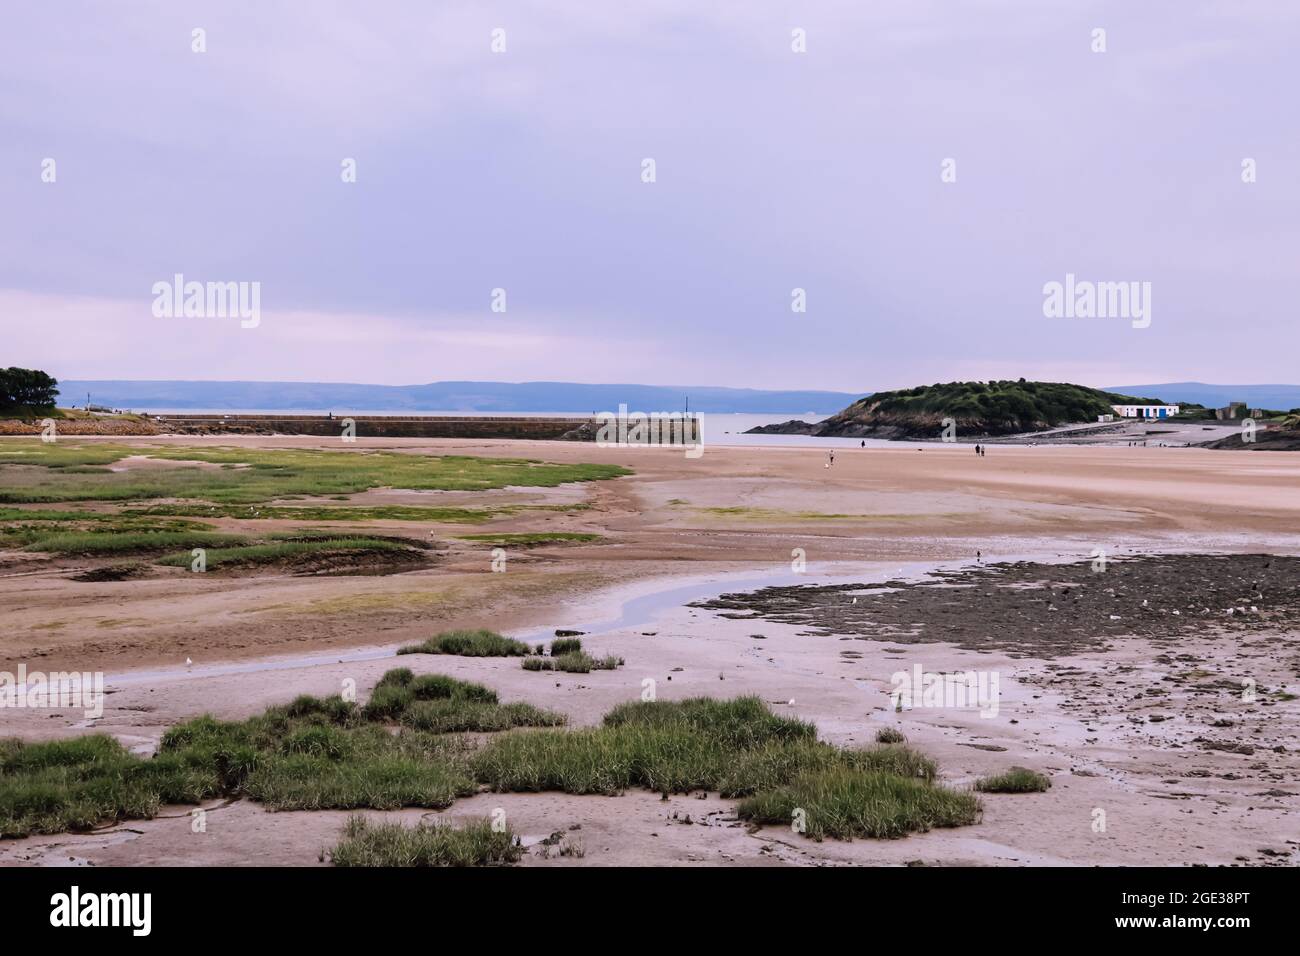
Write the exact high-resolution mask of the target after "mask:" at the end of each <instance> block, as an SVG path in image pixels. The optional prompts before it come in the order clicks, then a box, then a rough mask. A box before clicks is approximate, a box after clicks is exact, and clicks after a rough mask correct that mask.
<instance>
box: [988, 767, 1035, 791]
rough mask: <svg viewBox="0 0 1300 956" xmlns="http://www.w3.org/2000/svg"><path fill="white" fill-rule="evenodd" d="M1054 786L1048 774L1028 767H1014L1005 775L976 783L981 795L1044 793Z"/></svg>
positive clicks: (999, 774)
mask: <svg viewBox="0 0 1300 956" xmlns="http://www.w3.org/2000/svg"><path fill="white" fill-rule="evenodd" d="M1051 786H1052V781H1051V780H1050V779H1049V778H1048V776H1047V775H1046V774H1042V773H1039V772H1038V771H1036V770H1030V769H1029V768H1028V767H1012V768H1011V769H1010V770H1008V771H1006V772H1005V773H998V774H991V775H990V776H987V777H980V778H979V779H978V780H976V781H975V789H976V790H978V791H980V792H981V793H1042V792H1043V791H1044V790H1047V789H1049V788H1050V787H1051Z"/></svg>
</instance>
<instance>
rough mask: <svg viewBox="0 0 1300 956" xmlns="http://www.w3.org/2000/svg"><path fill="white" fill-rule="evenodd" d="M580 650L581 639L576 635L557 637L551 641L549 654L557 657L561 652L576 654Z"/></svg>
mask: <svg viewBox="0 0 1300 956" xmlns="http://www.w3.org/2000/svg"><path fill="white" fill-rule="evenodd" d="M580 650H582V640H581V639H580V638H577V637H557V638H556V639H555V640H553V641H551V656H552V657H559V656H560V655H561V654H576V653H577V652H578V651H580Z"/></svg>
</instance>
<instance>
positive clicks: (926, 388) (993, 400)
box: [769, 379, 1160, 438]
mask: <svg viewBox="0 0 1300 956" xmlns="http://www.w3.org/2000/svg"><path fill="white" fill-rule="evenodd" d="M1159 403H1160V400H1159V399H1155V398H1139V397H1134V396H1130V395H1120V394H1118V393H1115V392H1104V391H1101V390H1100V389H1096V388H1087V387H1085V386H1083V385H1071V384H1069V383H1064V382H1028V381H1025V380H1024V379H1020V380H1019V381H1010V380H1008V381H1002V382H946V383H943V384H936V385H920V386H917V387H916V388H905V389H899V390H897V391H892V392H876V393H875V394H872V395H868V396H867V397H866V398H861V399H859V400H858V401H856V402H854V403H853V404H852V405H850V406H848V408H845V409H844V410H843V411H840V412H838V413H836V414H835V415H832V416H831V417H830V418H828V419H826V420H825V421H823V422H821V423H819V424H818V425H816V426H813V427H812V428H808V427H807V426H805V428H804V433H805V434H813V435H828V436H842V437H851V438H856V437H858V436H863V437H875V438H933V437H936V436H937V435H938V434H939V432H940V430H941V429H942V428H943V420H944V419H945V418H952V419H954V420H955V421H956V423H957V429H958V431H959V432H961V433H963V434H965V435H1011V434H1016V433H1019V432H1031V431H1041V430H1042V429H1046V428H1054V427H1056V426H1058V425H1067V424H1071V423H1074V422H1095V421H1096V420H1097V416H1099V415H1108V414H1110V413H1111V412H1112V411H1113V409H1112V408H1111V405H1116V404H1143V405H1147V404H1159ZM778 427H779V426H778ZM769 430H771V429H769Z"/></svg>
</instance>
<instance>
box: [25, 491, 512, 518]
mask: <svg viewBox="0 0 1300 956" xmlns="http://www.w3.org/2000/svg"><path fill="white" fill-rule="evenodd" d="M344 497H345V498H346V496H344ZM9 510H14V509H9ZM514 510H515V509H513V508H508V507H507V508H423V507H419V506H415V505H380V506H366V505H323V506H319V507H308V506H282V505H150V506H148V507H144V508H131V509H129V510H127V511H125V512H123V514H128V515H166V516H178V517H189V518H241V519H243V520H245V521H248V520H262V521H266V520H276V521H429V522H439V523H447V524H479V523H481V522H484V521H489V520H491V519H492V518H495V517H496V516H497V515H499V514H508V513H512V512H513V511H514Z"/></svg>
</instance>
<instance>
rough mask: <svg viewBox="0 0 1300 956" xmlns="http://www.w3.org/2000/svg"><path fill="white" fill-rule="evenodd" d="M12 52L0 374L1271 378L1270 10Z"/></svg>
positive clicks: (9, 17) (1283, 111)
mask: <svg viewBox="0 0 1300 956" xmlns="http://www.w3.org/2000/svg"><path fill="white" fill-rule="evenodd" d="M4 19H5V22H4V27H3V31H2V32H0V128H2V130H3V135H2V136H0V323H3V326H2V328H3V339H2V341H3V345H4V348H3V350H2V351H3V354H0V364H3V365H10V364H14V365H22V366H34V367H41V368H45V369H47V370H48V371H50V372H51V373H53V374H55V375H56V376H57V377H59V378H142V379H143V378H147V379H174V378H196V379H288V380H303V381H350V382H375V383H385V384H408V383H417V382H427V381H434V380H439V379H498V380H508V381H518V380H573V381H584V382H647V383H654V384H709V385H734V386H753V387H759V388H830V389H843V390H846V391H864V390H871V389H880V388H889V387H897V386H906V385H913V384H922V383H930V382H935V381H947V380H952V379H966V378H981V379H983V378H1002V377H1019V376H1022V375H1024V376H1026V377H1030V378H1045V379H1053V380H1069V381H1078V382H1082V383H1085V384H1092V385H1111V384H1129V383H1141V382H1158V381H1176V380H1188V379H1199V380H1202V381H1211V382H1234V383H1251V382H1288V381H1289V382H1293V381H1296V380H1297V379H1300V371H1297V367H1298V366H1297V361H1296V356H1297V354H1300V316H1297V309H1296V306H1297V302H1300V106H1298V105H1297V100H1298V98H1297V95H1296V91H1297V89H1300V3H1297V2H1295V0H1219V2H1200V0H1142V2H1134V0H1118V2H1102V0H1095V2H1094V0H1068V2H1067V0H1060V2H1057V0H966V2H960V0H943V2H940V0H870V2H866V0H810V2H802V3H796V2H786V3H776V2H772V3H768V2H763V0H707V2H706V0H646V2H644V3H625V2H614V0H545V2H542V0H537V2H527V0H512V2H489V0H438V2H430V0H410V2H397V0H373V2H367V3H356V2H355V0H352V2H328V0H325V2H323V0H311V2H308V0H294V2H287V0H285V2H276V0H256V2H254V0H245V2H241V0H221V2H214V3H204V2H177V0H157V2H149V0H133V2H130V3H113V4H108V3H76V2H68V0H46V2H41V3H24V4H10V5H8V7H7V8H6V11H5V16H4ZM196 28H198V29H201V30H203V31H204V34H203V38H204V41H205V44H206V52H201V53H199V52H194V50H193V46H194V44H195V42H196V41H195V40H194V34H193V31H194V30H195V29H196ZM497 28H500V29H503V30H504V40H505V52H500V53H497V52H493V50H492V44H493V31H494V30H495V29H497ZM796 29H799V30H803V31H804V32H805V35H806V52H804V53H798V52H795V51H794V50H793V49H792V45H794V43H795V40H794V34H793V31H795V30H796ZM1097 29H1102V30H1104V31H1105V36H1104V42H1105V52H1094V49H1093V48H1094V47H1095V46H1097V45H1098V40H1097V35H1096V34H1095V33H1094V31H1095V30H1097ZM348 158H351V159H354V160H355V162H356V172H357V176H356V182H354V183H349V182H344V181H343V177H342V175H341V171H342V163H343V161H344V160H345V159H348ZM646 158H651V159H653V160H654V161H655V174H656V180H655V181H654V182H652V183H647V182H643V174H642V169H643V166H642V162H643V160H644V159H646ZM47 159H53V160H54V161H55V164H54V167H53V169H54V173H55V178H54V181H53V182H46V181H43V172H45V171H46V170H47V169H48V168H49V167H48V164H46V163H45V160H47ZM946 159H952V160H955V170H956V181H955V182H944V181H943V177H942V176H941V173H942V171H943V163H944V161H945V160H946ZM1247 159H1249V160H1253V161H1254V171H1255V180H1256V181H1254V182H1243V160H1247ZM45 178H48V175H46V177H45ZM176 273H181V274H183V275H184V277H185V278H186V279H187V280H192V281H200V282H208V281H220V282H227V281H233V282H254V281H255V282H260V284H261V286H260V295H261V315H260V324H258V325H257V327H256V328H241V327H240V324H239V322H238V320H236V319H229V318H225V319H223V318H218V317H208V318H188V319H187V318H181V317H175V318H165V317H164V318H159V317H156V316H155V315H154V314H153V309H152V306H153V304H154V294H153V292H152V287H153V285H154V283H155V282H159V281H163V280H165V281H170V280H171V277H172V276H173V275H174V274H176ZM1067 273H1073V274H1075V275H1076V276H1077V277H1078V279H1080V280H1093V281H1114V282H1119V281H1137V282H1150V283H1151V301H1150V318H1151V323H1150V326H1149V327H1147V328H1134V327H1133V323H1132V322H1130V321H1128V320H1127V319H1125V318H1122V317H1121V318H1070V319H1065V318H1047V317H1045V316H1044V310H1043V300H1044V295H1043V286H1044V284H1045V283H1048V282H1052V281H1059V282H1063V281H1064V280H1065V276H1066V274H1067ZM496 288H503V289H505V290H506V308H507V311H506V312H504V313H499V312H493V311H492V309H491V302H492V290H493V289H496ZM795 288H802V289H805V290H806V296H807V311H806V312H803V313H797V312H793V311H792V309H791V301H792V299H791V292H792V290H793V289H795Z"/></svg>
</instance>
